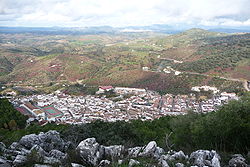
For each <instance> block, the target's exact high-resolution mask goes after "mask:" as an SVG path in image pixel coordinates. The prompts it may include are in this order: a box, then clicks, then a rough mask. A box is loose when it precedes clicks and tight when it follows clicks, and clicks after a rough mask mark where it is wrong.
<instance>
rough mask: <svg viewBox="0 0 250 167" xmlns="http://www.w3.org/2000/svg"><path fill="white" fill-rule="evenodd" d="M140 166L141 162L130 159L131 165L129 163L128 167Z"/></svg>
mask: <svg viewBox="0 0 250 167" xmlns="http://www.w3.org/2000/svg"><path fill="white" fill-rule="evenodd" d="M139 164H140V162H139V161H136V160H134V159H130V160H129V163H128V167H132V166H135V165H139Z"/></svg>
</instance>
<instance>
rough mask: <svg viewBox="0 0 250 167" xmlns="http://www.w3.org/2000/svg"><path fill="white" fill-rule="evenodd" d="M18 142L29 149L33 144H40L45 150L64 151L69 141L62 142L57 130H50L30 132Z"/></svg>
mask: <svg viewBox="0 0 250 167" xmlns="http://www.w3.org/2000/svg"><path fill="white" fill-rule="evenodd" d="M19 143H20V144H21V145H22V146H24V147H25V148H27V149H31V148H32V147H33V146H34V145H39V146H41V147H42V148H43V149H44V150H45V151H47V152H49V151H51V150H53V149H57V150H60V151H66V150H67V149H68V147H69V146H70V144H71V143H69V142H64V141H63V139H61V137H60V134H59V132H57V131H55V130H50V131H48V132H46V133H43V132H41V133H39V135H36V134H30V135H26V136H23V137H22V138H21V139H20V141H19Z"/></svg>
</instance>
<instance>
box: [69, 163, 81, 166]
mask: <svg viewBox="0 0 250 167" xmlns="http://www.w3.org/2000/svg"><path fill="white" fill-rule="evenodd" d="M71 166H72V167H84V166H83V165H80V164H76V163H71Z"/></svg>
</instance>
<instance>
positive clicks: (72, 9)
mask: <svg viewBox="0 0 250 167" xmlns="http://www.w3.org/2000/svg"><path fill="white" fill-rule="evenodd" d="M249 19H250V1H249V0H220V1H218V0H35V1H34V0H0V24H1V25H8V26H74V27H77V26H98V25H111V26H116V27H117V26H127V25H150V24H170V25H174V24H192V25H204V26H249Z"/></svg>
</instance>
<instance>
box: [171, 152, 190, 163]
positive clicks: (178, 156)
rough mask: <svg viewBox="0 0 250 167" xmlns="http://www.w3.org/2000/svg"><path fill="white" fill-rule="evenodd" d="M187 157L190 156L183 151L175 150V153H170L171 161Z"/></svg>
mask: <svg viewBox="0 0 250 167" xmlns="http://www.w3.org/2000/svg"><path fill="white" fill-rule="evenodd" d="M185 159H188V156H186V155H185V154H184V152H183V151H179V152H175V153H174V154H172V155H170V157H169V160H170V161H174V160H185Z"/></svg>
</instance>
